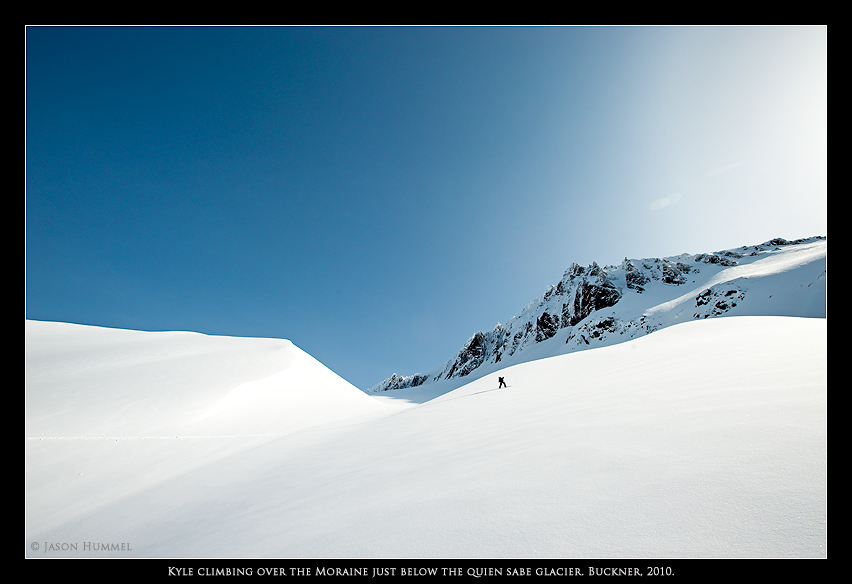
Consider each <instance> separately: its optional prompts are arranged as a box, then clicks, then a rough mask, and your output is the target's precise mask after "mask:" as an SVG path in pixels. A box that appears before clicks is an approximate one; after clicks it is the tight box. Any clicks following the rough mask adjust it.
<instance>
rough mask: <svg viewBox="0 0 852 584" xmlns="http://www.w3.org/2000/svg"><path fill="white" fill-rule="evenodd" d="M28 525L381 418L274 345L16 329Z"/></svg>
mask: <svg viewBox="0 0 852 584" xmlns="http://www.w3.org/2000/svg"><path fill="white" fill-rule="evenodd" d="M25 348H26V351H25V389H24V431H25V434H26V436H27V450H26V453H27V454H26V455H27V467H26V481H27V521H28V525H30V526H34V525H38V526H41V527H44V526H45V525H46V524H52V523H54V522H61V521H62V520H64V519H67V518H68V517H71V516H73V515H74V514H75V513H80V512H86V511H88V510H90V509H91V508H92V506H95V507H97V506H101V505H104V504H106V503H108V502H110V501H112V500H113V499H116V498H120V497H123V496H125V495H126V494H127V493H128V492H131V491H133V490H136V489H142V488H146V487H148V486H150V485H152V484H155V483H157V482H158V481H161V480H165V479H166V478H168V477H171V476H174V475H175V474H178V473H182V472H186V471H187V470H188V469H190V468H192V467H194V466H198V465H204V464H209V463H210V461H211V460H215V459H217V458H218V457H222V456H227V455H229V454H232V453H234V452H239V451H240V450H242V449H244V448H247V447H250V446H252V445H255V444H257V443H259V442H262V441H264V440H270V439H272V438H274V437H277V436H281V435H283V434H287V433H290V432H295V431H298V430H302V429H304V428H308V427H311V426H314V425H317V424H325V423H328V422H333V421H337V420H344V419H351V418H357V417H359V416H370V415H386V413H387V407H386V406H384V405H382V404H380V403H378V402H376V401H375V400H373V399H371V398H369V397H368V396H366V395H365V394H364V393H363V392H362V391H360V390H359V389H357V388H356V387H354V386H353V385H351V384H350V383H348V382H346V381H345V380H343V379H342V378H340V377H339V376H337V375H336V374H335V373H333V372H332V371H330V370H329V369H327V368H326V367H325V366H323V365H322V364H321V363H319V362H318V361H317V360H316V359H314V358H313V357H311V356H310V355H308V354H307V353H305V352H304V351H302V350H301V349H299V348H298V347H296V346H295V345H293V344H292V343H291V342H290V341H287V340H282V339H254V338H236V337H216V336H208V335H202V334H198V333H188V332H141V331H128V330H117V329H108V328H100V327H92V326H81V325H74V324H66V323H56V322H39V321H26V335H25Z"/></svg>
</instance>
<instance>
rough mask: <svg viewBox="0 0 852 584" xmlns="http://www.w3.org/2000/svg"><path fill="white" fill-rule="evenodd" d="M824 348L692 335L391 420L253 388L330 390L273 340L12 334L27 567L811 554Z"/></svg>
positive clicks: (822, 535) (681, 330)
mask: <svg viewBox="0 0 852 584" xmlns="http://www.w3.org/2000/svg"><path fill="white" fill-rule="evenodd" d="M677 306H679V305H678V304H677V303H675V304H674V305H673V306H672V307H671V308H670V309H669V312H671V311H672V310H676V309H677ZM661 310H662V309H661ZM202 341H204V342H202ZM206 342H209V343H210V344H209V345H206V344H205V343H206ZM232 343H233V344H232ZM243 343H245V344H243ZM131 345H132V346H133V350H130V348H131ZM201 346H204V347H206V349H204V350H202V349H201V348H200V347H201ZM826 350H827V337H826V320H825V319H824V318H782V317H738V318H721V319H707V320H705V319H699V320H692V319H690V321H689V322H687V323H684V324H679V325H676V326H671V327H668V328H666V329H664V330H660V331H658V332H656V333H654V334H652V335H647V336H643V337H640V338H637V339H635V340H632V341H630V342H625V343H620V344H615V345H611V346H604V347H602V348H599V349H596V350H591V351H582V352H576V353H571V354H567V355H562V356H556V357H552V358H548V359H542V360H537V361H532V362H527V363H522V364H518V365H515V366H513V367H510V368H508V369H506V370H503V371H502V372H501V373H500V374H501V375H504V376H505V377H506V378H507V379H508V380H509V383H510V384H511V387H509V388H506V389H500V390H498V389H497V384H496V377H494V376H491V377H487V378H480V379H478V380H475V381H473V382H471V383H469V384H467V385H464V386H463V387H460V388H458V389H456V390H454V391H450V392H448V393H446V394H444V395H442V396H440V397H438V398H435V399H432V400H428V401H425V402H424V403H422V404H420V405H414V406H412V403H416V402H411V403H407V404H406V407H391V406H387V405H384V404H383V403H380V401H379V400H377V399H373V398H371V397H370V396H368V395H366V394H364V393H362V392H359V391H358V390H356V389H355V388H353V387H351V386H348V385H347V384H345V382H342V381H339V380H338V381H336V382H334V383H333V382H332V381H331V380H329V381H328V384H327V385H323V384H322V383H319V384H317V385H314V383H312V382H311V383H306V384H305V385H304V386H302V387H301V389H299V390H294V391H289V390H287V391H285V392H284V393H283V394H282V395H276V396H273V394H272V392H271V391H269V387H266V386H264V387H262V388H259V389H256V388H254V387H253V386H252V385H251V384H253V383H257V382H260V381H262V380H267V381H269V380H270V379H276V380H279V381H282V384H283V380H284V379H286V376H284V374H283V372H284V371H292V372H293V373H294V377H295V378H298V379H314V376H315V375H317V379H319V380H321V381H323V380H327V379H329V377H328V375H319V374H318V373H316V371H317V369H316V368H314V369H312V373H311V374H310V375H302V374H301V373H300V374H299V375H295V374H296V373H297V372H300V371H305V370H307V369H308V368H309V367H315V365H316V364H315V362H314V363H313V364H311V363H312V362H311V360H310V358H309V357H307V356H306V355H304V354H302V353H300V352H298V351H297V350H296V349H295V347H293V346H292V345H290V344H289V343H286V342H282V341H267V340H257V339H216V338H208V337H201V338H198V339H195V338H194V335H186V334H184V333H130V332H127V331H104V330H98V331H94V330H91V329H89V328H87V327H68V326H66V325H56V324H50V323H28V324H27V370H26V376H27V381H26V395H27V398H26V399H27V408H26V428H27V433H26V469H25V473H26V502H25V505H26V519H27V524H26V530H25V533H26V543H25V545H26V554H27V556H29V557H81V556H98V557H118V558H124V557H137V556H140V557H168V558H175V557H182V558H183V557H199V558H202V557H203V558H219V557H270V558H288V557H292V558H298V557H308V558H323V557H325V558H368V557H379V558H394V557H404V558H417V557H427V558H429V557H439V558H449V557H475V558H501V557H506V558H509V557H526V558H535V557H554V558H556V557H558V558H572V557H576V558H595V557H597V558H601V557H603V558H618V557H630V558H637V557H825V556H826V513H827V511H826V465H827V459H826V456H827V454H826V452H827V444H826V442H827V436H826V431H827V411H826V410H827V379H826V376H827V353H826ZM205 351H208V352H207V353H206V354H207V356H210V357H215V359H212V360H208V359H206V358H205V357H204V356H203V354H204V352H205ZM111 364H112V365H111ZM319 371H321V370H319ZM279 375H280V377H276V376H279ZM270 383H271V382H270ZM323 383H324V381H323ZM246 384H248V385H246ZM204 387H208V388H210V389H209V391H210V392H211V393H212V394H213V395H212V396H207V390H205V389H204ZM240 387H242V388H244V389H245V388H246V387H248V388H249V390H246V391H244V392H237V394H234V393H233V392H234V388H240ZM420 389H421V388H415V389H413V390H402V391H399V392H389V393H385V394H382V397H384V398H385V399H384V400H382V401H384V402H388V401H391V400H388V399H387V398H388V397H390V395H392V394H394V395H400V396H402V395H404V394H405V393H406V392H408V391H418V390H420ZM240 393H246V394H248V396H247V397H248V399H247V400H242V401H241V400H238V399H236V397H237V395H238V394H240ZM313 393H316V395H312V394H313ZM261 394H263V395H261ZM332 394H333V395H332ZM228 396H233V397H234V398H235V399H233V400H229V399H228ZM253 397H256V398H257V399H256V400H253V399H252V398H253ZM261 397H262V399H261ZM326 397H328V398H329V399H326ZM278 398H280V399H278ZM270 400H271V401H272V403H273V405H274V407H275V411H276V412H278V413H277V414H276V415H274V416H268V417H267V416H265V415H260V417H259V418H258V416H259V414H261V413H263V412H262V410H263V409H264V408H265V404H267V403H269V401H270ZM402 401H404V400H400V403H401V402H402ZM339 402H345V403H346V404H347V405H346V407H345V408H342V409H341V408H339V407H338V404H339ZM231 404H240V405H239V406H235V409H232V408H231V407H230V405H231ZM219 406H221V408H220V407H219ZM249 406H251V407H249ZM90 409H93V410H95V413H92V412H90V411H89V410H90ZM344 409H345V410H346V412H345V413H346V414H347V415H349V417H346V418H344V417H343V415H342V414H343V413H344V411H343V410H344ZM229 412H230V414H229ZM278 416H281V420H283V421H286V423H283V422H282V421H280V420H279V419H278ZM258 419H260V420H262V421H261V422H258V423H255V420H258ZM217 420H222V421H223V424H222V425H221V426H217V425H216V421H217ZM196 424H207V426H204V430H203V432H202V431H197V432H196V431H195V430H194V428H196ZM299 425H301V429H296V428H297V426H299ZM199 427H200V426H199ZM217 430H220V431H218V432H217ZM294 430H295V431H294ZM275 433H278V435H277V436H274V437H273V436H268V435H267V436H257V434H275ZM93 542H94V543H97V544H115V546H117V547H116V549H114V550H111V551H104V550H103V549H102V548H100V546H98V547H99V549H96V548H95V547H94V546H93V545H92V543H93Z"/></svg>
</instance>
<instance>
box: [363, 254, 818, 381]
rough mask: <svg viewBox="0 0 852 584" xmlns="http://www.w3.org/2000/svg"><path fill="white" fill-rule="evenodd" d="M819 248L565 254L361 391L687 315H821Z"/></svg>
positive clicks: (606, 340) (593, 342)
mask: <svg viewBox="0 0 852 584" xmlns="http://www.w3.org/2000/svg"><path fill="white" fill-rule="evenodd" d="M826 249H827V241H826V238H824V237H812V238H808V239H802V240H796V241H787V240H784V239H780V238H779V239H773V240H771V241H768V242H766V243H763V244H761V245H753V246H743V247H741V248H737V249H734V250H727V251H723V252H716V253H712V254H698V255H690V254H681V255H679V256H673V257H667V258H649V259H641V260H628V259H627V258H625V259H624V261H623V262H622V263H621V264H620V265H617V266H606V267H601V266H599V265H597V264H595V263H593V264H592V265H590V266H587V267H582V266H579V265H577V264H572V265H571V267H569V268H568V269H567V270H566V271H565V274H564V275H563V277H562V280H560V281H559V283H558V284H556V285H555V286H550V287H549V288H548V290H547V291H546V292H545V293H544V294H543V295H542V296H540V297H539V298H537V299H535V300H533V301H532V302H530V303H529V304H528V305H527V306H526V307H525V308H524V309H523V310H522V311H521V313H520V314H519V315H518V316H515V317H514V318H512V319H510V320H509V321H508V322H507V323H506V324H499V323H498V324H497V326H496V327H494V329H493V330H492V331H490V332H486V333H483V332H482V331H480V332H478V333H476V334H475V335H473V336H472V337H471V338H470V339H469V340H468V341H467V342H466V343H465V345H464V346H463V347H462V349H461V350H460V351H459V352H458V354H457V355H455V356H454V357H452V358H451V359H450V360H449V361H447V362H446V363H445V364H443V365H441V366H439V367H436V368H435V369H433V370H432V371H429V372H427V373H421V374H416V375H407V376H400V375H397V374H394V375H392V376H391V377H389V378H387V379H385V380H384V381H382V382H380V383H378V384H376V385H375V386H374V387H372V388H370V390H369V391H370V392H373V393H375V392H381V391H388V390H394V389H402V388H408V387H416V386H420V385H424V384H430V383H435V382H441V381H447V380H453V379H459V378H467V379H466V381H470V380H473V379H475V378H477V377H480V376H482V375H487V374H489V373H492V372H493V371H496V370H497V369H502V368H504V367H506V366H508V365H513V364H516V363H521V362H524V361H530V360H533V359H542V358H545V357H551V356H554V355H562V354H565V353H570V352H574V351H578V350H585V349H589V348H595V347H602V346H606V345H611V344H613V343H620V342H624V341H626V340H629V339H632V338H636V337H638V336H642V335H645V334H648V333H650V332H653V331H656V330H659V329H661V328H665V327H668V326H672V325H674V324H678V323H682V322H687V321H689V320H696V319H705V318H711V317H716V316H758V315H770V316H807V317H817V318H824V317H825V316H826ZM445 385H446V384H445ZM450 385H453V384H450ZM454 385H456V386H457V385H458V383H456V384H454Z"/></svg>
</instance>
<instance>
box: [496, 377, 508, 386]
mask: <svg viewBox="0 0 852 584" xmlns="http://www.w3.org/2000/svg"><path fill="white" fill-rule="evenodd" d="M497 381H499V382H500V385H499V386H498V387H497V389H500V388H501V387H509V386H508V385H506V382H505V381H504V380H503V378H502V377H498V378H497Z"/></svg>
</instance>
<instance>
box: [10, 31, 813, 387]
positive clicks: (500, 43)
mask: <svg viewBox="0 0 852 584" xmlns="http://www.w3.org/2000/svg"><path fill="white" fill-rule="evenodd" d="M826 43H827V40H826V29H825V27H759V28H751V27H736V28H723V27H709V28H705V27H685V28H679V27H638V28H633V27H579V28H575V27H555V28H550V27H496V28H492V27H474V28H468V27H449V28H444V27H164V28H160V27H115V28H113V27H28V28H27V29H26V299H25V303H26V317H27V318H33V319H39V320H56V321H64V322H74V323H81V324H93V325H101V326H110V327H120V328H131V329H140V330H191V331H198V332H203V333H209V334H221V335H234V336H259V337H282V338H288V339H290V340H292V341H293V342H294V343H296V344H297V345H298V346H300V347H301V348H303V349H305V350H306V351H308V352H309V353H311V354H312V355H314V356H315V357H316V358H318V359H319V360H320V361H322V362H323V363H325V364H326V365H327V366H329V367H330V368H331V369H332V370H334V371H335V372H337V373H338V374H340V375H342V376H343V377H344V378H346V379H347V380H349V381H350V382H352V383H354V384H355V385H357V386H359V387H361V388H367V387H369V386H371V385H373V384H374V383H377V382H379V381H381V380H382V379H383V378H385V377H387V376H389V375H390V374H392V373H394V372H397V373H400V374H412V373H417V372H422V371H426V370H428V369H431V368H432V367H434V366H437V365H439V364H441V363H443V362H444V361H445V360H446V359H448V358H449V357H450V356H452V354H453V353H455V352H456V351H457V350H458V349H459V348H460V347H461V346H462V344H464V342H465V341H466V340H467V339H468V338H469V337H470V336H471V335H472V334H474V333H475V332H477V331H478V330H487V329H490V328H492V327H493V326H494V325H495V324H496V323H497V322H498V321H503V322H505V321H506V320H508V319H509V318H511V317H512V316H514V315H515V314H517V313H518V312H520V310H521V309H522V308H523V307H524V305H525V304H526V303H527V302H528V301H529V300H531V299H533V298H534V297H536V296H538V295H540V294H542V293H543V292H544V290H545V288H546V287H547V286H548V285H549V284H555V283H556V282H557V281H558V280H559V279H560V278H561V276H562V272H563V271H564V270H565V268H567V267H568V266H569V265H570V264H571V263H572V262H577V263H580V264H583V265H586V264H589V263H591V262H592V261H597V262H598V263H599V264H602V265H603V264H610V263H618V262H620V261H621V260H622V259H623V258H624V257H625V256H628V257H631V258H641V257H653V256H666V255H674V254H678V253H683V252H689V253H703V252H710V251H717V250H720V249H726V248H731V247H736V246H740V245H748V244H755V243H760V242H763V241H766V240H768V239H771V238H773V237H785V238H788V239H793V238H798V237H808V236H812V235H827V137H826V136H827V45H826Z"/></svg>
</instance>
